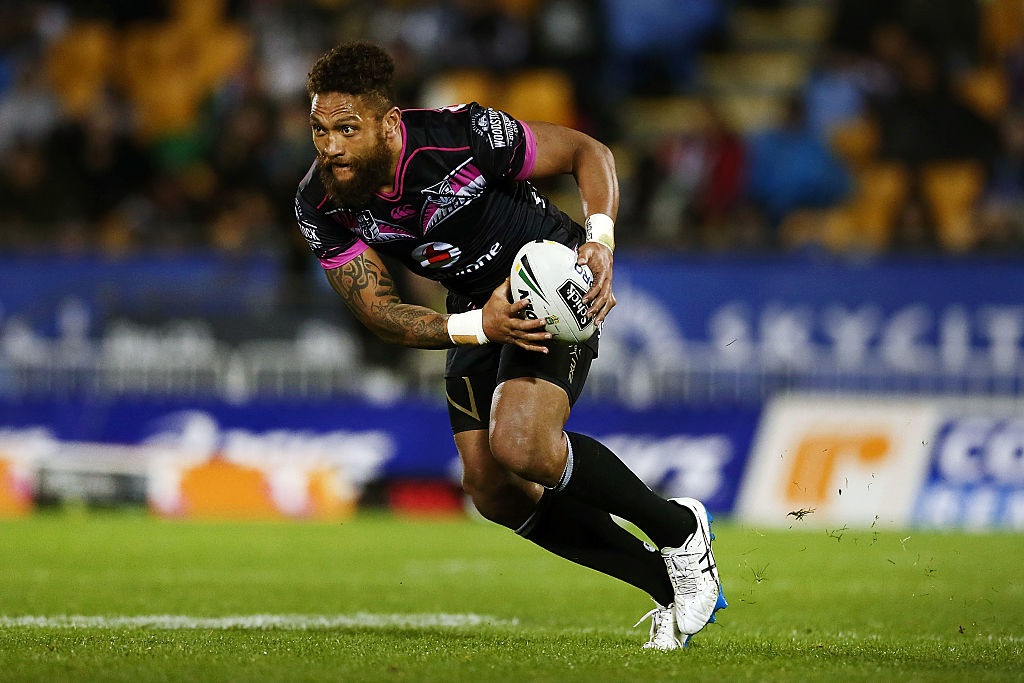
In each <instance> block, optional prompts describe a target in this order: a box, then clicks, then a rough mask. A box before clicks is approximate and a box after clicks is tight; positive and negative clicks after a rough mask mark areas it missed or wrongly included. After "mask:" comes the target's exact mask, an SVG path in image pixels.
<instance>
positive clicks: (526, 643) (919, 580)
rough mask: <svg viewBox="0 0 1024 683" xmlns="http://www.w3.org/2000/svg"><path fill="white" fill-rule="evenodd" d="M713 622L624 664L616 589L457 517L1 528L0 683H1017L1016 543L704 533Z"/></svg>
mask: <svg viewBox="0 0 1024 683" xmlns="http://www.w3.org/2000/svg"><path fill="white" fill-rule="evenodd" d="M715 527H716V532H717V534H718V541H717V542H716V546H715V547H716V554H717V556H718V562H719V566H720V567H721V572H722V577H723V581H724V582H725V588H726V595H727V597H728V598H729V601H730V603H731V605H730V607H729V609H727V610H725V611H723V612H720V613H719V617H720V618H719V623H718V624H713V625H710V626H709V627H708V628H707V629H705V630H704V631H703V632H702V633H701V634H699V635H698V636H697V637H696V638H695V640H694V644H693V645H692V646H691V647H690V648H688V649H686V650H683V651H676V652H648V651H643V650H641V648H640V646H641V644H642V643H643V642H644V641H645V640H646V637H647V625H646V623H645V624H644V625H641V626H640V627H638V628H635V629H634V628H632V624H633V623H634V622H635V621H636V620H637V619H638V618H640V616H641V615H642V614H643V613H644V612H646V611H647V610H648V608H649V607H650V605H651V603H650V601H649V600H648V599H647V598H646V597H645V596H644V595H642V594H640V593H639V592H638V591H636V590H635V589H633V588H631V587H629V586H625V585H623V584H619V583H617V582H615V581H613V580H611V579H608V578H606V577H603V576H601V575H599V574H597V573H595V572H592V571H589V570H586V569H582V568H579V567H576V566H574V565H572V564H570V563H568V562H565V561H562V560H559V559H557V558H554V557H553V556H550V555H548V554H546V553H544V552H543V551H541V550H540V549H538V548H536V547H535V546H533V545H531V544H530V543H527V542H525V541H522V540H521V539H519V538H517V537H516V536H515V535H514V534H512V533H511V532H509V531H504V530H502V529H499V528H497V527H493V526H490V525H487V524H484V523H481V522H476V521H470V520H462V519H457V520H429V521H428V520H408V519H397V518H393V517H390V516H386V515H382V514H362V515H360V516H358V517H356V518H355V519H353V520H350V521H346V522H345V523H338V524H321V523H212V522H211V523H196V522H170V521H162V520H156V519H153V518H150V517H148V516H146V515H144V514H141V513H85V512H80V511H77V512H76V511H72V512H61V513H52V514H50V513H47V514H39V515H36V516H33V517H30V518H27V519H21V520H8V521H2V522H0V540H2V543H0V681H19V682H20V681H48V682H50V681H133V682H135V683H139V682H143V681H240V682H241V681H282V682H285V681H287V682H293V681H417V682H420V681H446V682H454V681H485V682H486V681H702V680H714V681H733V680H752V681H819V680H828V681H878V680H880V679H886V678H887V679H890V680H899V681H955V680H970V681H1011V680H1024V580H1022V573H1024V572H1022V569H1021V567H1022V564H1024V536H1020V535H1009V534H985V535H982V534H936V533H923V532H915V531H908V532H904V533H896V532H891V531H874V530H858V531H854V530H827V531H826V530H815V529H808V528H804V527H802V526H800V523H795V524H794V527H793V528H791V529H788V530H779V531H770V532H768V531H759V530H755V529H750V528H745V527H742V526H739V525H736V524H729V523H723V521H721V520H720V521H717V522H716V524H715Z"/></svg>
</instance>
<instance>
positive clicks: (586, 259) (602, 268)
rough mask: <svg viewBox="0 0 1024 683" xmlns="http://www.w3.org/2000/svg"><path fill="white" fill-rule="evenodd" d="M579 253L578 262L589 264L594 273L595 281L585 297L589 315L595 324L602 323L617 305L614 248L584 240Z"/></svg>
mask: <svg viewBox="0 0 1024 683" xmlns="http://www.w3.org/2000/svg"><path fill="white" fill-rule="evenodd" d="M578 253H579V257H578V258H577V259H576V263H578V264H580V265H586V266H589V267H590V271H591V272H592V273H593V274H594V283H593V284H592V285H590V290H588V291H587V294H586V296H585V297H584V300H585V301H586V302H587V303H588V304H590V308H589V309H587V315H589V316H592V317H593V318H594V324H595V325H601V323H603V322H604V319H605V318H606V317H607V316H608V313H609V311H611V310H612V308H613V307H614V306H615V295H614V294H612V250H611V249H609V248H608V247H606V246H605V245H603V244H601V243H600V242H584V243H583V244H582V245H580V248H579V250H578Z"/></svg>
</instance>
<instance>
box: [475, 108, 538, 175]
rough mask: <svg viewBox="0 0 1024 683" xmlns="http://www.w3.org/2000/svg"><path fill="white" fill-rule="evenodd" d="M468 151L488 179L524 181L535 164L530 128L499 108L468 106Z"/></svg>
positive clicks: (535, 144)
mask: <svg viewBox="0 0 1024 683" xmlns="http://www.w3.org/2000/svg"><path fill="white" fill-rule="evenodd" d="M469 113H470V124H469V125H470V133H469V139H470V148H471V149H472V151H473V158H474V159H475V160H476V163H477V164H478V167H479V168H480V170H481V171H482V172H483V173H484V175H485V176H486V177H488V178H491V179H498V178H504V179H511V180H526V179H527V178H529V177H530V174H531V173H533V167H534V164H535V163H536V161H537V141H536V140H535V139H534V137H533V131H532V130H530V127H529V126H528V125H526V124H525V123H523V122H522V121H519V120H518V119H516V118H514V117H512V116H511V115H509V114H507V113H506V112H504V111H501V110H500V109H492V108H490V107H483V106H480V105H478V104H475V103H474V104H472V105H470V107H469Z"/></svg>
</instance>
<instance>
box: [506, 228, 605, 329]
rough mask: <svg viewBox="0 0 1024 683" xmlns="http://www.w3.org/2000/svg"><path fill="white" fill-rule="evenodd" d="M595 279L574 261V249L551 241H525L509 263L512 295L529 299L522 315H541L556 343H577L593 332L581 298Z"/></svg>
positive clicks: (516, 298)
mask: <svg viewBox="0 0 1024 683" xmlns="http://www.w3.org/2000/svg"><path fill="white" fill-rule="evenodd" d="M593 281H594V274H593V273H592V272H591V271H590V268H588V267H587V266H581V265H579V264H578V263H576V252H575V251H574V250H572V249H570V248H569V247H567V246H565V245H564V244H559V243H558V242H552V241H550V240H535V241H533V242H527V243H526V244H525V245H524V246H523V248H522V249H520V250H519V253H518V254H516V258H515V260H514V261H513V262H512V272H511V273H510V274H509V284H510V289H511V298H512V300H513V301H519V300H522V299H525V298H529V299H530V305H529V306H527V307H526V308H525V309H524V310H523V313H522V315H523V317H524V318H528V319H537V318H540V319H541V320H543V321H544V329H546V330H547V331H548V332H550V333H551V334H552V335H553V339H554V341H556V342H559V343H562V344H579V343H580V342H583V341H586V340H587V339H589V338H590V336H591V335H592V334H594V320H593V319H592V318H589V317H587V309H588V308H589V307H590V306H589V305H588V304H586V303H584V301H583V297H584V296H585V295H586V293H587V291H588V290H589V289H590V285H591V283H593Z"/></svg>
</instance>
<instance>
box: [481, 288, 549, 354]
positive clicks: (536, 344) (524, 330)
mask: <svg viewBox="0 0 1024 683" xmlns="http://www.w3.org/2000/svg"><path fill="white" fill-rule="evenodd" d="M509 292H510V289H509V284H508V278H505V281H504V282H502V283H501V284H500V285H499V286H498V288H497V289H495V290H494V291H493V292H491V298H490V299H488V300H487V303H485V304H484V309H483V311H484V316H483V319H484V320H483V322H484V334H486V335H487V338H488V339H490V340H491V341H492V342H500V343H502V344H515V345H516V346H519V347H521V348H524V349H526V350H527V351H539V352H540V353H547V352H548V348H547V347H546V346H542V345H541V342H544V341H547V340H549V339H551V333H550V332H548V331H546V330H545V329H544V321H543V320H536V319H533V320H524V319H523V318H521V317H520V314H521V313H522V312H523V311H524V310H525V309H526V307H527V306H529V305H530V304H529V300H528V299H520V300H519V301H516V302H514V303H511V304H510V303H509V302H508V299H509Z"/></svg>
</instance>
